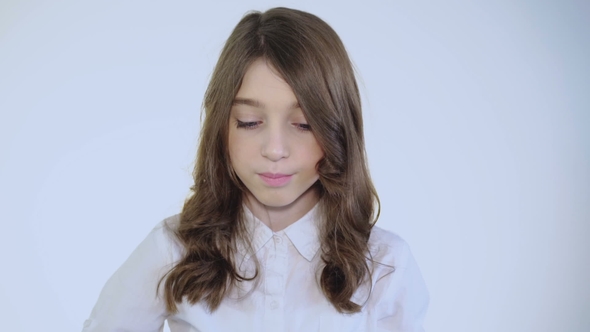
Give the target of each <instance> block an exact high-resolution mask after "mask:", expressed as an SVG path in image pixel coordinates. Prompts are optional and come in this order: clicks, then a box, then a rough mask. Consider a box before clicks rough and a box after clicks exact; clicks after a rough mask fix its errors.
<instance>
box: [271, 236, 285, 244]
mask: <svg viewBox="0 0 590 332" xmlns="http://www.w3.org/2000/svg"><path fill="white" fill-rule="evenodd" d="M273 238H274V240H275V243H281V242H283V239H281V237H280V236H277V235H275V236H274V237H273Z"/></svg>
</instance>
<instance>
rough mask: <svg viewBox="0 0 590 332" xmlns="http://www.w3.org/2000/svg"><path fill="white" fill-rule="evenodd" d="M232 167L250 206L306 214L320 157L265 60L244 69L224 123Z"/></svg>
mask: <svg viewBox="0 0 590 332" xmlns="http://www.w3.org/2000/svg"><path fill="white" fill-rule="evenodd" d="M228 144H229V155H230V159H231V164H232V166H233V168H234V170H235V172H236V174H237V175H238V177H239V178H240V180H242V182H243V183H244V185H245V186H246V187H247V188H248V190H249V193H247V195H248V196H249V197H248V198H249V199H250V200H251V199H252V198H254V199H255V200H254V203H256V204H258V203H259V204H262V205H264V206H265V207H266V208H267V209H273V210H275V211H283V210H284V211H287V210H290V211H293V210H297V211H302V210H304V212H305V211H307V210H309V209H311V208H312V207H313V205H315V203H316V202H317V200H318V198H317V195H316V193H315V192H314V191H313V190H311V189H310V187H311V186H312V185H313V184H314V183H315V182H316V181H317V180H318V178H319V175H318V172H317V169H316V165H317V163H318V161H319V160H320V159H321V158H322V157H323V156H324V153H323V151H322V149H321V147H320V146H319V144H318V142H317V140H316V138H315V137H314V135H313V133H312V131H311V128H310V126H309V125H308V124H307V121H306V119H305V116H304V115H303V112H302V110H301V108H300V107H299V104H298V102H297V98H296V97H295V94H294V93H293V90H292V89H291V87H290V86H289V85H288V84H287V83H286V82H285V81H284V80H283V79H282V78H281V77H280V76H279V75H278V74H277V73H276V71H275V70H274V68H272V67H270V64H267V62H266V60H264V59H258V60H256V61H255V62H253V63H252V64H251V65H250V67H248V69H247V71H246V74H245V75H244V78H243V81H242V85H241V86H240V89H239V91H238V93H237V95H236V97H235V99H234V102H233V106H232V109H231V114H230V120H229V143H228Z"/></svg>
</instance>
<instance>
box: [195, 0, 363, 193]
mask: <svg viewBox="0 0 590 332" xmlns="http://www.w3.org/2000/svg"><path fill="white" fill-rule="evenodd" d="M261 67H265V68H266V69H269V70H270V71H273V72H275V75H276V77H277V78H278V79H279V80H283V82H284V83H286V86H288V87H290V88H291V89H292V94H293V101H294V102H295V104H296V105H260V103H259V105H254V104H252V103H251V101H254V102H256V101H258V102H262V101H261V100H253V99H254V98H251V97H252V96H253V95H252V91H253V90H252V89H251V88H252V85H253V84H256V83H255V82H254V80H252V79H249V78H252V77H251V76H253V75H247V73H249V74H252V71H253V70H260V69H261ZM245 78H246V81H244V79H245ZM255 78H259V77H258V76H256V77H255ZM244 83H251V84H249V85H248V86H243V84H244ZM241 87H242V88H245V87H248V88H250V89H249V91H248V92H245V91H244V90H243V89H242V91H240V88H241ZM238 92H240V94H242V95H243V96H242V95H239V94H238ZM261 96H264V94H258V96H257V98H258V97H261ZM236 97H238V99H236ZM244 97H245V98H244ZM265 97H268V98H271V97H272V96H268V95H267V96H265ZM244 99H248V100H246V101H244ZM286 101H287V102H288V100H286ZM262 104H264V103H262ZM262 106H264V107H262ZM271 106H278V107H280V108H281V109H280V110H284V108H288V107H289V106H295V107H293V108H292V109H291V110H290V111H292V112H290V114H287V113H285V114H283V115H285V116H286V118H283V120H287V121H288V122H290V123H293V124H308V125H309V127H310V129H311V131H310V132H308V133H303V135H300V136H301V137H308V136H313V138H314V139H315V140H316V142H317V144H318V145H319V148H320V149H321V151H322V152H323V153H322V156H321V158H317V153H311V155H310V156H305V157H306V158H307V159H308V160H312V159H313V160H315V161H317V162H319V163H318V165H317V171H318V173H319V180H320V183H321V187H322V188H323V189H324V190H325V191H327V192H330V193H332V194H343V193H344V192H346V191H347V190H350V189H351V188H352V186H353V185H354V182H355V181H353V179H352V178H353V177H355V176H359V175H360V176H362V175H363V174H359V173H354V172H359V171H361V170H362V169H363V168H364V163H365V158H364V143H363V129H362V128H363V126H362V117H361V105H360V97H359V92H358V88H357V85H356V81H355V78H354V72H353V69H352V65H351V62H350V60H349V58H348V55H347V53H346V50H345V48H344V46H343V44H342V42H341V41H340V38H339V37H338V35H337V34H336V33H335V32H334V30H333V29H332V28H331V27H330V26H328V24H326V23H325V22H324V21H322V20H321V19H319V18H318V17H316V16H314V15H312V14H309V13H305V12H302V11H297V10H293V9H287V8H274V9H271V10H269V11H267V12H264V13H258V12H254V13H250V14H248V15H246V16H245V17H244V18H243V19H242V20H241V21H240V22H239V23H238V25H237V26H236V28H235V29H234V31H233V32H232V34H231V36H230V37H229V39H228V40H227V43H226V45H225V47H224V48H223V51H222V52H221V55H220V58H219V61H218V63H217V66H216V68H215V71H214V73H213V76H212V78H211V82H210V84H209V87H208V89H207V93H206V96H205V100H204V110H205V121H204V124H203V134H202V139H201V149H202V150H205V149H206V150H208V151H209V152H214V153H213V154H211V153H207V156H208V161H206V163H207V164H208V167H207V168H208V169H209V170H210V172H212V173H210V175H211V176H213V175H217V176H219V175H221V174H220V172H219V171H218V169H219V168H220V167H224V170H225V172H223V173H224V174H223V175H224V176H227V177H230V178H231V179H232V183H233V184H234V185H235V186H236V187H237V188H240V189H241V190H244V191H245V189H252V188H250V187H251V186H249V182H250V180H249V179H244V178H242V175H244V174H240V167H239V165H235V161H236V160H234V159H236V157H240V155H239V153H237V152H239V151H237V150H242V151H243V149H242V147H243V146H245V145H244V144H246V143H247V141H246V138H247V137H250V136H253V134H254V132H255V131H257V130H260V129H254V130H253V131H252V132H246V131H247V129H246V130H234V129H240V128H237V126H238V125H239V122H237V121H241V122H244V121H245V120H247V122H257V121H261V120H262V117H264V116H265V115H266V114H268V113H270V111H272V112H274V111H275V110H276V111H280V110H277V109H271ZM283 106H284V107H283ZM287 115H289V116H287ZM251 120H252V121H251ZM269 120H273V119H269ZM299 120H301V121H299ZM305 129H307V128H305ZM232 133H236V135H232ZM310 134H311V135H310ZM275 136H276V135H275ZM293 136H296V135H293ZM301 137H300V138H301ZM231 138H235V139H234V140H231ZM288 138H289V136H288V135H287V136H284V137H272V136H271V137H269V139H271V140H272V139H275V140H281V139H286V140H287V141H285V142H282V143H284V146H283V147H277V146H274V147H271V148H275V149H276V148H284V149H289V148H293V144H295V142H296V141H297V140H299V139H300V138H296V137H291V138H292V141H293V142H290V141H289V140H288ZM302 139H303V141H306V139H307V138H302ZM237 142H242V143H243V144H242V145H240V146H239V148H238V146H236V143H237ZM274 143H277V144H279V145H280V144H281V142H274ZM291 143H293V144H291ZM260 144H261V145H263V142H260ZM270 144H273V142H270ZM232 146H234V147H236V148H237V149H232ZM212 148H214V150H215V151H211V149H212ZM283 152H288V151H283ZM232 157H233V158H232ZM270 157H271V158H274V156H270ZM295 157H296V156H295ZM291 159H295V158H291ZM316 159H317V160H316ZM242 160H243V158H242V159H240V162H241V161H242ZM200 161H201V162H203V160H200ZM203 166H205V165H203ZM236 166H238V167H236ZM257 167H259V168H256V169H254V171H256V172H261V173H283V174H287V173H290V172H291V171H294V170H291V169H288V168H287V169H281V168H280V167H278V168H274V169H273V168H272V167H271V166H268V167H267V166H265V165H260V166H257ZM236 173H237V175H238V177H239V179H241V180H242V181H239V179H238V177H236V176H235V174H236ZM361 173H362V172H361ZM294 180H295V179H294ZM308 182H309V181H307V182H306V184H307V183H308ZM314 182H315V181H314ZM243 184H245V185H246V186H245V187H244V185H243ZM311 184H313V182H312V183H309V185H311ZM250 191H251V190H250ZM299 191H301V190H298V191H297V192H299ZM257 198H259V199H260V198H261V197H257ZM288 200H291V198H285V200H284V201H285V202H286V201H288ZM269 203H270V202H269ZM276 203H277V204H279V202H276Z"/></svg>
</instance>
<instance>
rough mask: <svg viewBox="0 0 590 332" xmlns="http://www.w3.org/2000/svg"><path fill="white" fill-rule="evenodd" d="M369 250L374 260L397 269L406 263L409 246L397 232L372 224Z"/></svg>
mask: <svg viewBox="0 0 590 332" xmlns="http://www.w3.org/2000/svg"><path fill="white" fill-rule="evenodd" d="M369 252H370V254H371V259H372V260H373V261H374V262H376V263H380V264H385V265H390V266H392V267H394V269H397V268H399V267H403V266H405V265H406V263H407V260H408V256H409V255H410V248H409V245H408V243H407V242H406V241H405V240H404V239H403V238H402V237H401V236H399V235H398V234H397V233H395V232H392V231H388V230H385V229H383V228H381V227H378V226H373V229H372V230H371V236H370V238H369Z"/></svg>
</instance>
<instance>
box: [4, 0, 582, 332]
mask: <svg viewBox="0 0 590 332" xmlns="http://www.w3.org/2000/svg"><path fill="white" fill-rule="evenodd" d="M278 5H283V6H288V7H295V8H299V9H303V10H307V11H310V12H312V13H314V14H316V15H318V16H320V17H322V18H323V19H325V20H326V21H327V22H328V23H329V24H331V25H332V27H333V28H334V29H335V30H336V31H337V32H338V33H339V35H340V36H341V38H342V39H343V41H344V43H345V45H346V46H347V49H348V50H349V52H350V55H351V57H352V59H353V61H354V63H355V65H356V67H357V68H358V71H359V74H360V83H361V86H362V91H363V96H364V107H365V108H364V112H365V121H366V138H367V145H368V146H367V149H368V155H369V162H370V166H371V171H372V176H373V178H374V181H375V183H376V186H377V189H378V191H379V193H380V197H381V203H382V214H381V219H380V221H379V223H378V224H379V225H380V226H382V227H384V228H387V229H390V230H392V231H395V232H397V233H398V234H400V235H401V236H402V237H403V238H405V239H406V240H407V241H408V242H409V244H410V246H411V248H412V250H413V253H414V255H415V256H416V258H417V260H418V263H419V265H420V267H421V269H422V272H423V274H424V278H425V280H426V282H427V284H428V286H429V288H430V292H431V305H430V309H429V312H428V316H427V320H426V326H425V327H426V329H427V330H428V331H465V332H473V331H481V332H497V331H505V332H509V331H536V332H542V331H547V332H549V331H552V332H553V331H579V332H582V331H589V330H590V318H589V317H590V315H589V314H590V283H589V282H588V281H589V280H590V266H589V262H590V257H589V256H590V255H589V253H590V246H589V244H588V243H589V242H588V241H586V239H585V237H586V236H587V235H588V234H589V231H590V227H589V225H588V224H589V222H590V208H589V206H588V205H589V204H590V134H589V132H588V131H589V130H590V97H589V96H590V62H589V60H588V59H590V39H589V38H588V32H589V31H590V23H589V20H588V17H590V5H589V2H587V1H563V0H562V1H558V0H555V1H508V0H505V1H494V2H493V4H492V3H491V2H483V1H482V2H473V1H455V0H450V1H444V2H443V1H403V2H402V1H378V0H374V1H363V2H362V5H361V4H360V2H358V3H354V2H342V1H322V2H318V1H283V2H277V1H265V0H259V1H234V2H228V1H219V2H214V1H211V2H208V3H207V4H204V3H203V2H197V1H183V2H178V1H174V2H164V1H161V2H143V1H126V2H124V3H123V2H116V1H94V2H77V1H51V2H46V1H6V0H3V1H2V2H0V221H1V222H2V231H1V232H0V261H1V262H2V273H1V274H0V299H1V300H0V321H2V322H3V327H2V330H6V331H13V332H19V331H79V330H81V328H82V323H83V321H84V320H85V318H86V317H87V316H88V314H89V313H90V310H91V309H92V306H93V305H94V302H95V301H96V299H97V296H98V293H99V291H100V289H101V288H102V286H103V285H104V283H105V282H106V280H107V278H108V277H109V276H110V275H111V274H112V273H113V272H114V271H115V269H116V268H117V267H118V266H119V265H120V264H121V263H122V262H123V261H124V260H125V259H126V257H127V256H128V255H129V253H130V252H131V251H132V250H133V249H134V248H135V246H136V245H137V244H138V243H139V242H140V241H141V240H142V239H143V238H144V236H145V235H146V234H147V233H148V232H149V230H150V229H151V228H152V227H153V226H154V225H155V224H156V223H157V222H159V221H160V220H161V219H162V218H164V217H166V216H169V215H172V214H175V213H178V212H179V211H180V208H181V206H182V202H183V200H184V198H185V197H186V196H187V194H188V193H189V191H188V190H189V186H190V185H191V176H190V175H191V174H190V173H191V170H192V163H193V158H194V155H195V150H196V144H197V136H198V133H199V114H200V105H201V101H202V96H203V93H204V90H205V87H206V85H207V82H208V78H209V76H210V73H211V71H212V69H213V66H214V64H215V61H216V59H217V56H218V54H219V51H220V49H221V46H222V45H223V43H224V41H225V39H226V38H227V37H228V36H229V33H230V31H231V30H232V29H233V27H234V26H235V24H236V23H237V22H238V20H239V19H240V18H241V17H242V15H243V14H244V13H245V12H246V11H247V10H250V9H258V10H265V9H268V8H270V7H274V6H278Z"/></svg>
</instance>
